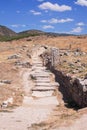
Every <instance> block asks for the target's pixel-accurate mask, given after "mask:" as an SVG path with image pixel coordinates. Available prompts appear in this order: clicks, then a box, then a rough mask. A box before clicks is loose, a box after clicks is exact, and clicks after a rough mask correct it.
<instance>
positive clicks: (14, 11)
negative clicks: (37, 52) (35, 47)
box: [0, 0, 87, 34]
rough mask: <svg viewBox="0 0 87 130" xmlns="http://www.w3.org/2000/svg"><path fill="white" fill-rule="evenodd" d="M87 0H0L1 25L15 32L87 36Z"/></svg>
mask: <svg viewBox="0 0 87 130" xmlns="http://www.w3.org/2000/svg"><path fill="white" fill-rule="evenodd" d="M86 13H87V0H0V25H4V26H7V27H8V28H10V29H12V30H14V31H15V32H21V31H24V30H30V29H38V30H42V31H45V32H56V33H71V34H87V14H86Z"/></svg>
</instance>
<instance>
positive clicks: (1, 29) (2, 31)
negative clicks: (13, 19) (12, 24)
mask: <svg viewBox="0 0 87 130" xmlns="http://www.w3.org/2000/svg"><path fill="white" fill-rule="evenodd" d="M15 35H16V33H15V32H14V31H12V30H11V29H9V28H7V27H6V26H2V25H0V36H15Z"/></svg>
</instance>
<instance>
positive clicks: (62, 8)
mask: <svg viewBox="0 0 87 130" xmlns="http://www.w3.org/2000/svg"><path fill="white" fill-rule="evenodd" d="M38 7H39V8H40V9H42V10H51V11H58V12H63V11H68V10H72V8H71V7H70V6H68V5H59V4H57V3H55V4H52V3H51V2H44V3H42V4H40V5H39V6H38Z"/></svg>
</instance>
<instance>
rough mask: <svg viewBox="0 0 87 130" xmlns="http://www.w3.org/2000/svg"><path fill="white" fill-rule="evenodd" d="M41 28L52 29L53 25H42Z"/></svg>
mask: <svg viewBox="0 0 87 130" xmlns="http://www.w3.org/2000/svg"><path fill="white" fill-rule="evenodd" d="M42 28H43V29H54V26H51V25H44V26H43V27H42Z"/></svg>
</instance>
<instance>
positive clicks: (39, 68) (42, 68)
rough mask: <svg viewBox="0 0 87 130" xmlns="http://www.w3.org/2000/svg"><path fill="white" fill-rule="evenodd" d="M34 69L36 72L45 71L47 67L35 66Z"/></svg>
mask: <svg viewBox="0 0 87 130" xmlns="http://www.w3.org/2000/svg"><path fill="white" fill-rule="evenodd" d="M32 69H36V70H45V69H46V67H45V66H43V67H39V66H33V67H32Z"/></svg>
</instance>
